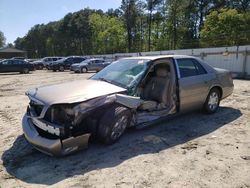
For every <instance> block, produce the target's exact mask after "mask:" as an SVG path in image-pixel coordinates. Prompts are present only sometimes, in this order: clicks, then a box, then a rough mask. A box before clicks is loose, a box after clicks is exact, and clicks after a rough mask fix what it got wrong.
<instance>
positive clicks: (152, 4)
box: [147, 0, 163, 51]
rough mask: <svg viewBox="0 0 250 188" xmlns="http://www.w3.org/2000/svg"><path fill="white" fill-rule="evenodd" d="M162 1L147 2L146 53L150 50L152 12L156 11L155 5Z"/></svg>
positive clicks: (152, 0)
mask: <svg viewBox="0 0 250 188" xmlns="http://www.w3.org/2000/svg"><path fill="white" fill-rule="evenodd" d="M162 2H163V1H162V0H147V9H148V12H149V13H148V14H149V16H148V51H150V50H151V32H152V31H151V27H152V17H153V11H154V10H155V9H156V7H157V5H159V4H160V3H162Z"/></svg>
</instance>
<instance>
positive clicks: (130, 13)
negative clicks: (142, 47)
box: [121, 0, 138, 52]
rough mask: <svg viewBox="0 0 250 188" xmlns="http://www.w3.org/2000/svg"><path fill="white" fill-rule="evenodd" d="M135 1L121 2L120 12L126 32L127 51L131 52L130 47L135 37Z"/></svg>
mask: <svg viewBox="0 0 250 188" xmlns="http://www.w3.org/2000/svg"><path fill="white" fill-rule="evenodd" d="M136 5H137V0H122V5H121V11H122V14H123V19H124V23H125V27H126V30H127V40H128V51H129V52H131V51H132V45H133V42H134V40H135V36H136V27H137V25H136V20H137V16H138V10H137V6H136Z"/></svg>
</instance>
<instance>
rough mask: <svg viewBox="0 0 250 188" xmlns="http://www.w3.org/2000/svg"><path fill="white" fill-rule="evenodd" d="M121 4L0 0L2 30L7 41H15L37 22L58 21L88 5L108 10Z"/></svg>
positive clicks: (113, 0) (116, 1) (99, 0)
mask: <svg viewBox="0 0 250 188" xmlns="http://www.w3.org/2000/svg"><path fill="white" fill-rule="evenodd" d="M120 4H121V0H0V31H2V32H3V33H4V36H5V38H6V43H13V42H14V41H15V40H16V38H17V37H23V36H25V35H26V34H27V32H28V31H29V29H30V28H31V27H32V26H34V25H36V24H42V23H48V22H50V21H57V20H60V19H62V18H63V17H64V16H65V15H66V14H67V13H69V12H75V11H78V10H80V9H83V8H87V7H88V8H92V9H102V10H104V11H106V10H108V9H109V8H118V7H119V6H120Z"/></svg>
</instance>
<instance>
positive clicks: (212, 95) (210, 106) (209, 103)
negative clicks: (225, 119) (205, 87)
mask: <svg viewBox="0 0 250 188" xmlns="http://www.w3.org/2000/svg"><path fill="white" fill-rule="evenodd" d="M220 99H221V93H220V91H219V90H218V89H217V88H213V89H211V90H210V92H209V94H208V96H207V99H206V102H205V104H204V111H205V112H206V113H208V114H213V113H215V112H216V111H217V110H218V108H219V106H220Z"/></svg>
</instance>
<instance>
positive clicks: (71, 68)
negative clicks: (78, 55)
mask: <svg viewBox="0 0 250 188" xmlns="http://www.w3.org/2000/svg"><path fill="white" fill-rule="evenodd" d="M70 70H71V71H74V72H80V70H81V68H80V67H70Z"/></svg>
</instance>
